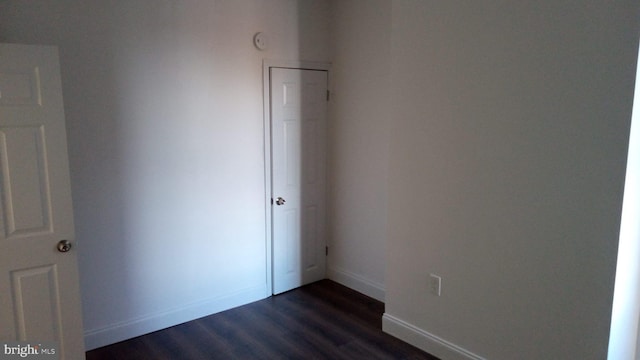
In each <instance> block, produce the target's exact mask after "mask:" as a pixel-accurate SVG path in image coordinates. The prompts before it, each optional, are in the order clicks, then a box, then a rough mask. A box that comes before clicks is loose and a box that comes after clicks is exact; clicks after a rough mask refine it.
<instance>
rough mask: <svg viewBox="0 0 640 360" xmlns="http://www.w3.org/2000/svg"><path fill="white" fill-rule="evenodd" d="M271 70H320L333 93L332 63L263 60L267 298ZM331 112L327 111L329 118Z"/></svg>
mask: <svg viewBox="0 0 640 360" xmlns="http://www.w3.org/2000/svg"><path fill="white" fill-rule="evenodd" d="M271 68H285V69H298V70H320V71H326V72H327V89H328V90H329V91H331V72H330V68H331V63H329V62H316V61H299V60H274V59H263V60H262V86H263V92H262V94H263V121H264V208H265V212H264V213H265V253H266V269H265V274H266V292H267V293H266V297H269V296H271V295H272V294H273V227H272V225H273V224H272V218H273V214H272V211H273V207H272V206H271V199H272V196H273V194H272V193H271V163H272V160H271V71H270V70H271ZM329 113H330V112H329V111H327V116H328V114H329Z"/></svg>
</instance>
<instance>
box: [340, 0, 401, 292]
mask: <svg viewBox="0 0 640 360" xmlns="http://www.w3.org/2000/svg"><path fill="white" fill-rule="evenodd" d="M331 9H332V15H331V26H330V28H331V34H332V36H331V41H330V43H331V46H332V51H331V54H332V63H333V65H332V68H331V85H332V86H331V87H332V89H333V96H332V99H331V102H330V106H329V109H330V132H329V141H330V143H329V166H330V167H329V174H330V181H329V184H330V193H329V214H330V215H331V216H330V229H329V230H330V231H329V233H330V240H329V247H330V251H329V263H328V275H329V277H330V278H331V279H333V280H336V281H338V282H341V283H343V284H345V285H347V286H350V287H352V288H354V289H357V290H359V291H361V292H363V293H365V294H367V295H369V296H372V297H374V298H377V299H379V300H384V272H385V243H386V237H387V184H388V178H387V171H388V166H389V124H390V109H389V104H390V98H389V95H390V88H389V86H390V83H389V71H390V45H391V44H390V26H391V2H389V1H388V0H376V1H370V0H365V1H363V0H349V1H345V0H336V1H333V3H332V6H331Z"/></svg>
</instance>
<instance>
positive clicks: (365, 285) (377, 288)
mask: <svg viewBox="0 0 640 360" xmlns="http://www.w3.org/2000/svg"><path fill="white" fill-rule="evenodd" d="M327 277H328V278H329V279H331V280H333V281H335V282H337V283H340V284H342V285H344V286H346V287H349V288H352V289H353V290H356V291H359V292H361V293H363V294H365V295H367V296H370V297H372V298H374V299H376V300H378V301H382V302H384V297H385V290H384V285H383V284H380V283H377V282H375V281H371V280H369V279H367V278H365V277H363V276H360V275H358V274H354V273H352V272H350V271H348V270H344V269H341V268H338V267H333V266H331V267H329V268H328V269H327Z"/></svg>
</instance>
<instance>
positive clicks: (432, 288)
mask: <svg viewBox="0 0 640 360" xmlns="http://www.w3.org/2000/svg"><path fill="white" fill-rule="evenodd" d="M441 286H442V278H441V277H440V276H438V275H434V274H429V292H430V293H431V294H432V295H435V296H440V291H441V289H442V288H441Z"/></svg>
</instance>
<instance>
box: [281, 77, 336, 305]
mask: <svg viewBox="0 0 640 360" xmlns="http://www.w3.org/2000/svg"><path fill="white" fill-rule="evenodd" d="M270 82H271V84H270V86H271V88H270V93H271V137H272V140H271V148H272V152H271V156H272V160H271V166H272V169H271V176H272V181H271V186H272V192H271V194H272V198H273V204H272V207H271V208H272V221H273V227H272V229H273V234H272V239H273V262H272V264H273V293H274V294H279V293H281V292H284V291H288V290H291V289H293V288H296V287H299V286H301V285H304V284H308V283H311V282H313V281H317V280H321V279H324V278H325V267H326V266H325V261H326V256H325V246H326V239H325V236H326V235H325V234H326V224H325V223H326V221H325V218H326V209H325V192H326V191H325V188H326V164H325V162H326V133H327V122H326V112H327V110H326V109H327V71H316V70H301V69H285V68H271V72H270Z"/></svg>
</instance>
